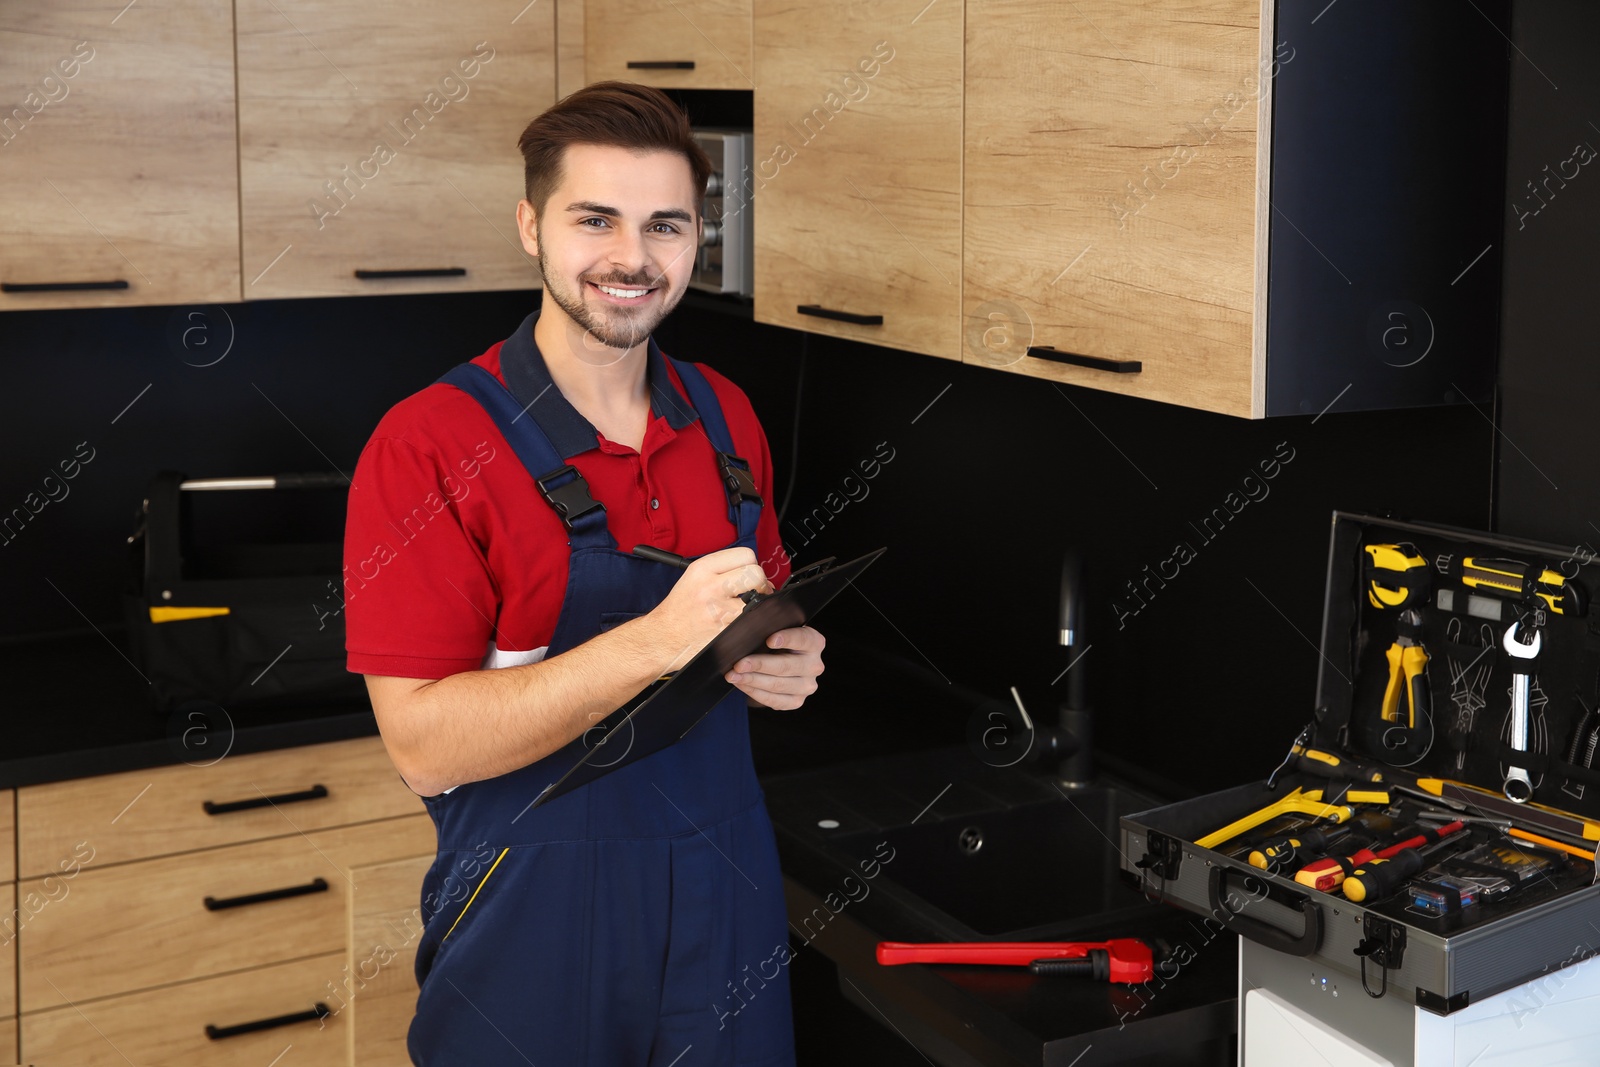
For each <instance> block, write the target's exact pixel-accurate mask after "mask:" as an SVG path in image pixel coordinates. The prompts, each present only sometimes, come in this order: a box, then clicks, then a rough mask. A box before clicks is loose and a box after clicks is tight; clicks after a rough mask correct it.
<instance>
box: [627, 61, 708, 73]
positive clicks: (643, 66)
mask: <svg viewBox="0 0 1600 1067" xmlns="http://www.w3.org/2000/svg"><path fill="white" fill-rule="evenodd" d="M628 69H629V70H693V69H694V60H692V59H630V60H628Z"/></svg>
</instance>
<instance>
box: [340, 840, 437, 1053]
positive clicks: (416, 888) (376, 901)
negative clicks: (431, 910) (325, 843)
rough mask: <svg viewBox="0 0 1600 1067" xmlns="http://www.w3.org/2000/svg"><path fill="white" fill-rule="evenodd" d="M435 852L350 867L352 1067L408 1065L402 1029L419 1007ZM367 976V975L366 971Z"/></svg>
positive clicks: (404, 1033)
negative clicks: (419, 969)
mask: <svg viewBox="0 0 1600 1067" xmlns="http://www.w3.org/2000/svg"><path fill="white" fill-rule="evenodd" d="M431 866H433V853H431V852H430V853H428V854H427V855H425V856H416V857H414V858H412V859H405V860H392V861H390V862H388V863H376V864H372V865H371V866H367V867H357V868H355V869H353V870H352V871H351V872H350V881H351V883H352V885H351V889H350V909H349V910H350V949H349V958H348V959H347V960H346V961H345V970H346V972H347V973H349V974H352V975H356V976H357V977H358V978H359V979H360V980H361V981H362V983H363V985H362V987H361V995H360V996H359V997H356V998H355V999H354V1000H353V1001H351V1004H350V1019H349V1022H348V1025H349V1026H350V1029H351V1047H352V1049H353V1055H352V1057H351V1064H352V1067H407V1065H408V1064H410V1062H411V1057H410V1055H409V1054H408V1053H407V1052H406V1032H407V1031H408V1030H409V1029H410V1028H411V1018H412V1016H414V1015H415V1014H416V1013H417V978H416V970H415V966H416V960H417V941H418V939H419V938H420V937H421V935H422V909H421V906H420V903H419V898H420V897H421V895H422V879H423V877H424V876H426V875H427V873H428V868H429V867H431ZM369 976H370V977H369Z"/></svg>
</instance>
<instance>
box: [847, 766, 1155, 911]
mask: <svg viewBox="0 0 1600 1067" xmlns="http://www.w3.org/2000/svg"><path fill="white" fill-rule="evenodd" d="M1149 806H1150V801H1148V800H1146V799H1145V798H1143V797H1139V796H1136V795H1134V794H1132V793H1128V792H1125V791H1123V790H1121V789H1117V788H1114V787H1090V788H1089V789H1086V790H1082V791H1079V792H1074V793H1072V794H1070V795H1065V794H1063V795H1062V796H1060V798H1059V799H1056V800H1043V801H1040V802H1037V803H1032V804H1025V805H1022V806H1019V807H1012V808H1008V809H1005V810H999V811H989V812H982V813H978V814H967V815H959V816H955V817H953V818H945V819H938V820H927V821H919V822H917V823H916V824H915V825H910V826H899V827H891V828H888V829H883V830H873V831H861V832H857V833H851V834H842V835H840V836H838V837H836V838H833V839H832V841H831V844H832V846H833V847H834V848H836V849H837V850H838V851H840V852H842V853H843V854H845V855H847V856H849V857H850V858H852V859H855V860H858V861H860V860H866V859H869V858H871V857H874V856H876V857H877V858H879V859H882V858H883V856H884V855H885V851H884V850H883V849H882V845H883V843H884V842H887V843H888V845H889V847H890V848H892V849H893V850H894V852H893V853H892V857H893V858H892V859H890V860H889V861H888V862H886V863H884V864H883V869H882V875H881V876H880V877H881V878H884V879H887V880H888V881H890V882H892V883H894V884H895V885H897V886H899V887H901V888H902V889H904V890H906V891H907V892H909V893H911V894H912V895H914V896H916V897H918V898H920V899H922V900H923V901H926V902H927V903H928V904H931V905H932V906H933V907H935V908H936V909H938V910H939V911H941V912H943V913H944V914H945V915H947V916H949V917H950V918H952V919H954V920H955V921H956V922H958V923H959V924H961V925H962V926H964V927H966V928H968V929H970V930H972V931H973V932H974V933H978V934H982V935H986V936H995V935H1003V934H1019V933H1024V932H1026V933H1029V934H1034V933H1037V932H1038V931H1040V930H1042V929H1046V928H1052V927H1055V928H1064V927H1066V926H1068V925H1073V924H1074V922H1075V921H1076V920H1089V919H1094V920H1098V921H1103V920H1105V919H1106V918H1107V916H1108V913H1112V912H1119V911H1122V910H1124V909H1129V908H1132V909H1144V908H1149V907H1151V906H1152V905H1151V904H1150V902H1149V901H1147V900H1146V899H1145V897H1144V896H1143V894H1141V893H1140V892H1139V891H1138V890H1136V889H1133V888H1131V887H1130V886H1128V885H1127V884H1126V883H1124V882H1123V881H1122V878H1121V876H1120V874H1119V870H1120V866H1121V865H1120V862H1119V861H1120V856H1119V854H1118V851H1117V846H1116V844H1115V842H1116V840H1117V820H1118V818H1119V817H1120V816H1121V815H1123V814H1126V813H1128V812H1132V811H1139V810H1142V809H1144V808H1148V807H1149Z"/></svg>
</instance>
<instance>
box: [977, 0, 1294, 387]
mask: <svg viewBox="0 0 1600 1067" xmlns="http://www.w3.org/2000/svg"><path fill="white" fill-rule="evenodd" d="M1270 11H1271V5H1270V4H1268V5H1267V16H1266V22H1265V23H1264V22H1263V14H1262V11H1261V5H1260V2H1259V0H1181V2H1178V3H1167V4H1160V5H1155V6H1151V5H1147V4H1128V3H1124V2H1122V0H1074V2H1073V3H1072V4H1070V5H1068V6H1066V7H1065V8H1063V7H1062V6H1061V5H1060V4H1058V3H1055V2H1054V0H967V21H966V26H967V31H966V35H967V49H966V107H967V114H966V154H965V161H966V172H965V205H964V207H965V213H964V216H963V217H964V225H965V242H964V249H965V256H966V264H965V266H966V271H965V283H964V284H965V291H964V295H963V302H962V314H963V320H964V334H965V336H964V350H965V358H966V359H967V360H968V361H969V362H973V363H977V364H980V365H983V366H990V367H996V368H1002V369H1006V370H1010V371H1014V372H1020V373H1025V374H1032V375H1036V376H1039V377H1046V378H1052V379H1054V380H1056V381H1061V382H1071V383H1073V384H1077V385H1085V386H1091V387H1094V388H1099V389H1109V390H1114V391H1117V392H1123V393H1130V394H1134V395H1138V396H1144V397H1149V398H1152V399H1155V400H1162V401H1166V402H1168V403H1174V404H1182V405H1185V406H1188V407H1197V408H1205V409H1208V410H1212V411H1221V412H1227V413H1230V414H1235V415H1251V414H1260V413H1261V412H1260V410H1259V402H1260V397H1261V393H1262V387H1263V382H1264V377H1265V357H1264V351H1265V350H1264V331H1262V330H1261V329H1259V328H1257V326H1256V324H1257V323H1258V322H1260V321H1263V320H1264V316H1265V311H1264V308H1265V304H1264V292H1263V290H1264V286H1263V285H1262V284H1260V282H1259V281H1258V278H1259V277H1261V276H1262V275H1260V274H1258V272H1261V271H1264V270H1265V266H1266V264H1265V254H1264V252H1261V251H1258V250H1259V249H1261V248H1262V245H1261V241H1262V240H1264V238H1265V235H1266V222H1265V219H1264V217H1263V216H1262V211H1263V210H1266V205H1267V197H1266V194H1265V185H1264V183H1265V181H1266V168H1265V166H1262V167H1258V166H1257V160H1258V154H1259V158H1260V159H1262V160H1265V159H1267V158H1268V157H1267V155H1266V140H1267V139H1266V137H1264V136H1262V137H1258V136H1257V130H1258V124H1259V122H1260V119H1259V116H1261V115H1268V114H1270V107H1269V103H1270V102H1269V101H1268V100H1267V89H1268V87H1269V86H1270V78H1271V74H1272V70H1273V68H1272V62H1273V58H1272V55H1271V44H1270V42H1271V41H1272V39H1273V34H1272V27H1271V25H1270ZM1258 149H1259V153H1258ZM1258 183H1259V184H1260V188H1261V192H1260V194H1259V197H1258ZM1258 205H1259V206H1258ZM1030 344H1032V345H1036V346H1049V347H1051V348H1053V349H1055V350H1056V351H1057V352H1058V353H1062V354H1071V355H1075V356H1086V357H1091V362H1093V363H1095V364H1097V365H1094V366H1078V365H1073V364H1071V363H1066V362H1057V361H1052V360H1049V359H1045V358H1037V357H1030V356H1028V355H1027V354H1026V352H1027V349H1028V346H1029V345H1030ZM1130 361H1137V362H1138V364H1140V367H1139V369H1138V371H1137V372H1136V373H1128V372H1129V371H1132V370H1133V367H1132V366H1131V364H1130Z"/></svg>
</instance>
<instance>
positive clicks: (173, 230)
mask: <svg viewBox="0 0 1600 1067" xmlns="http://www.w3.org/2000/svg"><path fill="white" fill-rule="evenodd" d="M0 100H4V106H5V107H6V108H7V109H8V110H7V111H5V112H4V113H0V175H3V176H4V180H0V310H26V309H35V308H71V307H106V306H119V305H132V304H181V303H215V302H225V301H233V300H238V299H239V229H238V227H239V195H238V194H239V188H238V167H237V160H236V153H235V135H234V81H233V7H232V5H231V4H229V3H226V2H222V0H171V2H169V3H163V4H154V5H152V4H144V5H138V6H136V5H129V4H126V0H122V2H117V0H111V2H92V0H62V2H60V3H51V4H43V5H40V4H6V5H4V6H0ZM75 287H76V288H75ZM85 287H87V288H85Z"/></svg>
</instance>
